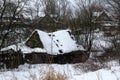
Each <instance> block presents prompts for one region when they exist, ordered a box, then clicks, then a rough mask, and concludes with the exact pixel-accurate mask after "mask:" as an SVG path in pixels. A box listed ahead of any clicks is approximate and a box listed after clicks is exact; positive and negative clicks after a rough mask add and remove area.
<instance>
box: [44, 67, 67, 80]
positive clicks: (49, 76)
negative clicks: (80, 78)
mask: <svg viewBox="0 0 120 80" xmlns="http://www.w3.org/2000/svg"><path fill="white" fill-rule="evenodd" d="M42 80H68V77H67V75H66V74H65V73H64V74H61V73H59V72H55V70H54V69H53V68H50V69H49V71H47V72H46V74H45V76H44V77H43V78H42Z"/></svg>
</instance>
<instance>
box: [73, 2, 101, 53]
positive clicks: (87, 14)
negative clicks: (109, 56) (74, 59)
mask: <svg viewBox="0 0 120 80" xmlns="http://www.w3.org/2000/svg"><path fill="white" fill-rule="evenodd" d="M76 4H77V9H76V13H75V14H76V18H77V22H76V23H77V24H76V25H77V26H78V27H80V28H81V29H82V32H83V33H85V44H84V47H85V48H87V49H88V50H89V51H90V50H91V46H92V41H93V36H92V35H93V33H94V29H95V28H96V27H97V26H96V25H95V24H94V23H93V19H94V16H93V12H95V11H97V10H99V9H101V6H100V5H98V2H96V1H91V0H89V1H88V0H76ZM78 34H79V33H78ZM78 39H79V38H78Z"/></svg>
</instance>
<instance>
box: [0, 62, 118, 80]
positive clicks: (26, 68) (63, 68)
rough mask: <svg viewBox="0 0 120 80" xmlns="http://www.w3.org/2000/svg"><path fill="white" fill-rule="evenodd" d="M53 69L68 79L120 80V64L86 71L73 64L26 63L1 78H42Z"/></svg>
mask: <svg viewBox="0 0 120 80" xmlns="http://www.w3.org/2000/svg"><path fill="white" fill-rule="evenodd" d="M49 70H52V71H53V72H57V73H60V74H63V75H66V76H67V77H68V80H107V79H108V80H119V79H120V66H115V67H110V68H106V69H100V70H98V71H95V72H88V73H84V72H82V70H81V71H77V70H76V69H75V68H73V64H66V65H57V64H51V65H50V64H36V65H29V64H24V65H21V66H19V68H18V69H15V70H13V71H6V72H0V80H42V78H43V77H44V75H45V74H46V72H48V71H49Z"/></svg>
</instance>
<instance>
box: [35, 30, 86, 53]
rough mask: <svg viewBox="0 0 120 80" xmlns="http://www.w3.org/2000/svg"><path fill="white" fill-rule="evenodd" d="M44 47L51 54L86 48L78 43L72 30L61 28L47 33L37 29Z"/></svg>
mask: <svg viewBox="0 0 120 80" xmlns="http://www.w3.org/2000/svg"><path fill="white" fill-rule="evenodd" d="M36 31H37V32H38V34H39V38H40V40H41V41H42V43H43V46H44V48H45V49H46V51H47V53H49V54H63V53H68V52H72V51H76V50H84V48H83V47H82V46H79V45H78V44H76V41H75V39H74V36H73V35H72V34H71V30H69V29H67V30H60V31H56V32H52V33H46V32H44V31H41V30H36Z"/></svg>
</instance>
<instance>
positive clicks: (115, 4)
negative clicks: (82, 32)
mask: <svg viewBox="0 0 120 80" xmlns="http://www.w3.org/2000/svg"><path fill="white" fill-rule="evenodd" d="M107 3H108V5H110V6H109V10H110V11H113V15H114V16H116V17H115V18H116V19H117V20H118V29H120V0H107Z"/></svg>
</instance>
